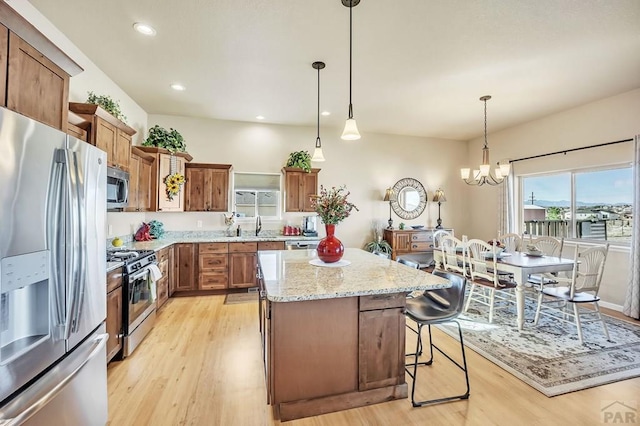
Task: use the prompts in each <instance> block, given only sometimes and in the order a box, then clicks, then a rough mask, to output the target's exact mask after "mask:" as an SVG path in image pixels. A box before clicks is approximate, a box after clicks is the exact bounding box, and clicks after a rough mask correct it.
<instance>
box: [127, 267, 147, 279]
mask: <svg viewBox="0 0 640 426" xmlns="http://www.w3.org/2000/svg"><path fill="white" fill-rule="evenodd" d="M148 275H149V268H144V269H143V270H142V271H140V272H138V273H137V274H135V275H131V276H130V277H129V281H138V280H139V279H140V278H146V277H147V276H148Z"/></svg>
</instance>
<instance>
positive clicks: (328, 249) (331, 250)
mask: <svg viewBox="0 0 640 426" xmlns="http://www.w3.org/2000/svg"><path fill="white" fill-rule="evenodd" d="M324 229H325V230H326V231H327V236H326V237H325V238H323V239H321V240H320V242H319V243H318V248H317V251H318V258H319V259H320V260H322V261H323V262H324V263H333V262H337V261H338V260H340V259H342V255H343V254H344V246H343V245H342V243H341V242H340V240H339V239H337V238H336V237H335V236H334V235H333V233H334V232H335V230H336V225H324Z"/></svg>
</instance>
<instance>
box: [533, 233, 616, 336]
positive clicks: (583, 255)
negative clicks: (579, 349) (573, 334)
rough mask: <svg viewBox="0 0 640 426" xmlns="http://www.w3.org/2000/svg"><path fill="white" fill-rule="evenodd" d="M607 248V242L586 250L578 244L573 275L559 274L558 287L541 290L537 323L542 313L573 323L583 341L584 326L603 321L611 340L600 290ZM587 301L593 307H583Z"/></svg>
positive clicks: (535, 322)
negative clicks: (564, 276)
mask: <svg viewBox="0 0 640 426" xmlns="http://www.w3.org/2000/svg"><path fill="white" fill-rule="evenodd" d="M608 251H609V244H608V243H607V244H606V245H604V246H597V247H590V248H587V249H586V250H583V251H581V249H580V246H579V245H578V244H576V248H575V252H574V264H573V271H572V273H571V278H563V277H557V278H556V280H557V281H558V285H557V286H556V287H545V288H543V289H542V290H541V291H540V294H539V295H538V307H537V308H536V316H535V319H534V324H535V325H537V324H538V321H539V320H540V315H548V316H550V317H552V318H554V320H556V321H563V322H568V323H571V324H574V325H575V326H576V328H577V330H578V339H579V340H580V343H584V342H583V335H582V325H584V324H587V323H590V322H600V323H601V324H602V330H603V332H604V335H605V336H606V338H607V340H609V331H608V330H607V324H606V322H605V320H604V318H603V316H602V314H601V313H600V308H599V306H598V302H599V301H600V297H599V296H598V292H599V291H600V284H601V283H602V274H603V271H604V265H605V262H606V260H607V253H608ZM584 304H592V305H593V309H581V305H584Z"/></svg>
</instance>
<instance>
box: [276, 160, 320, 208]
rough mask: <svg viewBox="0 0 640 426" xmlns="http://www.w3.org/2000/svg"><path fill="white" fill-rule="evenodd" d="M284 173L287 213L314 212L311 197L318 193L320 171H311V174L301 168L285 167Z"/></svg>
mask: <svg viewBox="0 0 640 426" xmlns="http://www.w3.org/2000/svg"><path fill="white" fill-rule="evenodd" d="M282 171H283V173H284V185H285V186H284V188H285V189H284V192H285V211H287V212H313V209H312V208H311V197H312V196H313V195H316V194H317V193H318V173H319V172H320V169H311V172H309V173H306V172H305V171H303V170H302V169H299V168H294V167H285V168H283V169H282Z"/></svg>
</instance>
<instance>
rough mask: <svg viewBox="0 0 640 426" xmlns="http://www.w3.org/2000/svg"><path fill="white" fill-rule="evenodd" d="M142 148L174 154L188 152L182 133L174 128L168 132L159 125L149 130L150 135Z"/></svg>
mask: <svg viewBox="0 0 640 426" xmlns="http://www.w3.org/2000/svg"><path fill="white" fill-rule="evenodd" d="M142 146H155V147H157V148H164V149H166V150H167V151H169V152H171V153H172V154H173V153H174V152H186V150H187V144H186V143H185V141H184V138H183V137H182V135H181V134H180V132H178V131H177V130H176V129H173V128H169V130H167V129H165V128H164V127H160V126H158V125H157V124H156V125H155V126H153V127H152V128H150V129H149V135H148V136H147V139H145V141H144V142H143V143H142Z"/></svg>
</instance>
